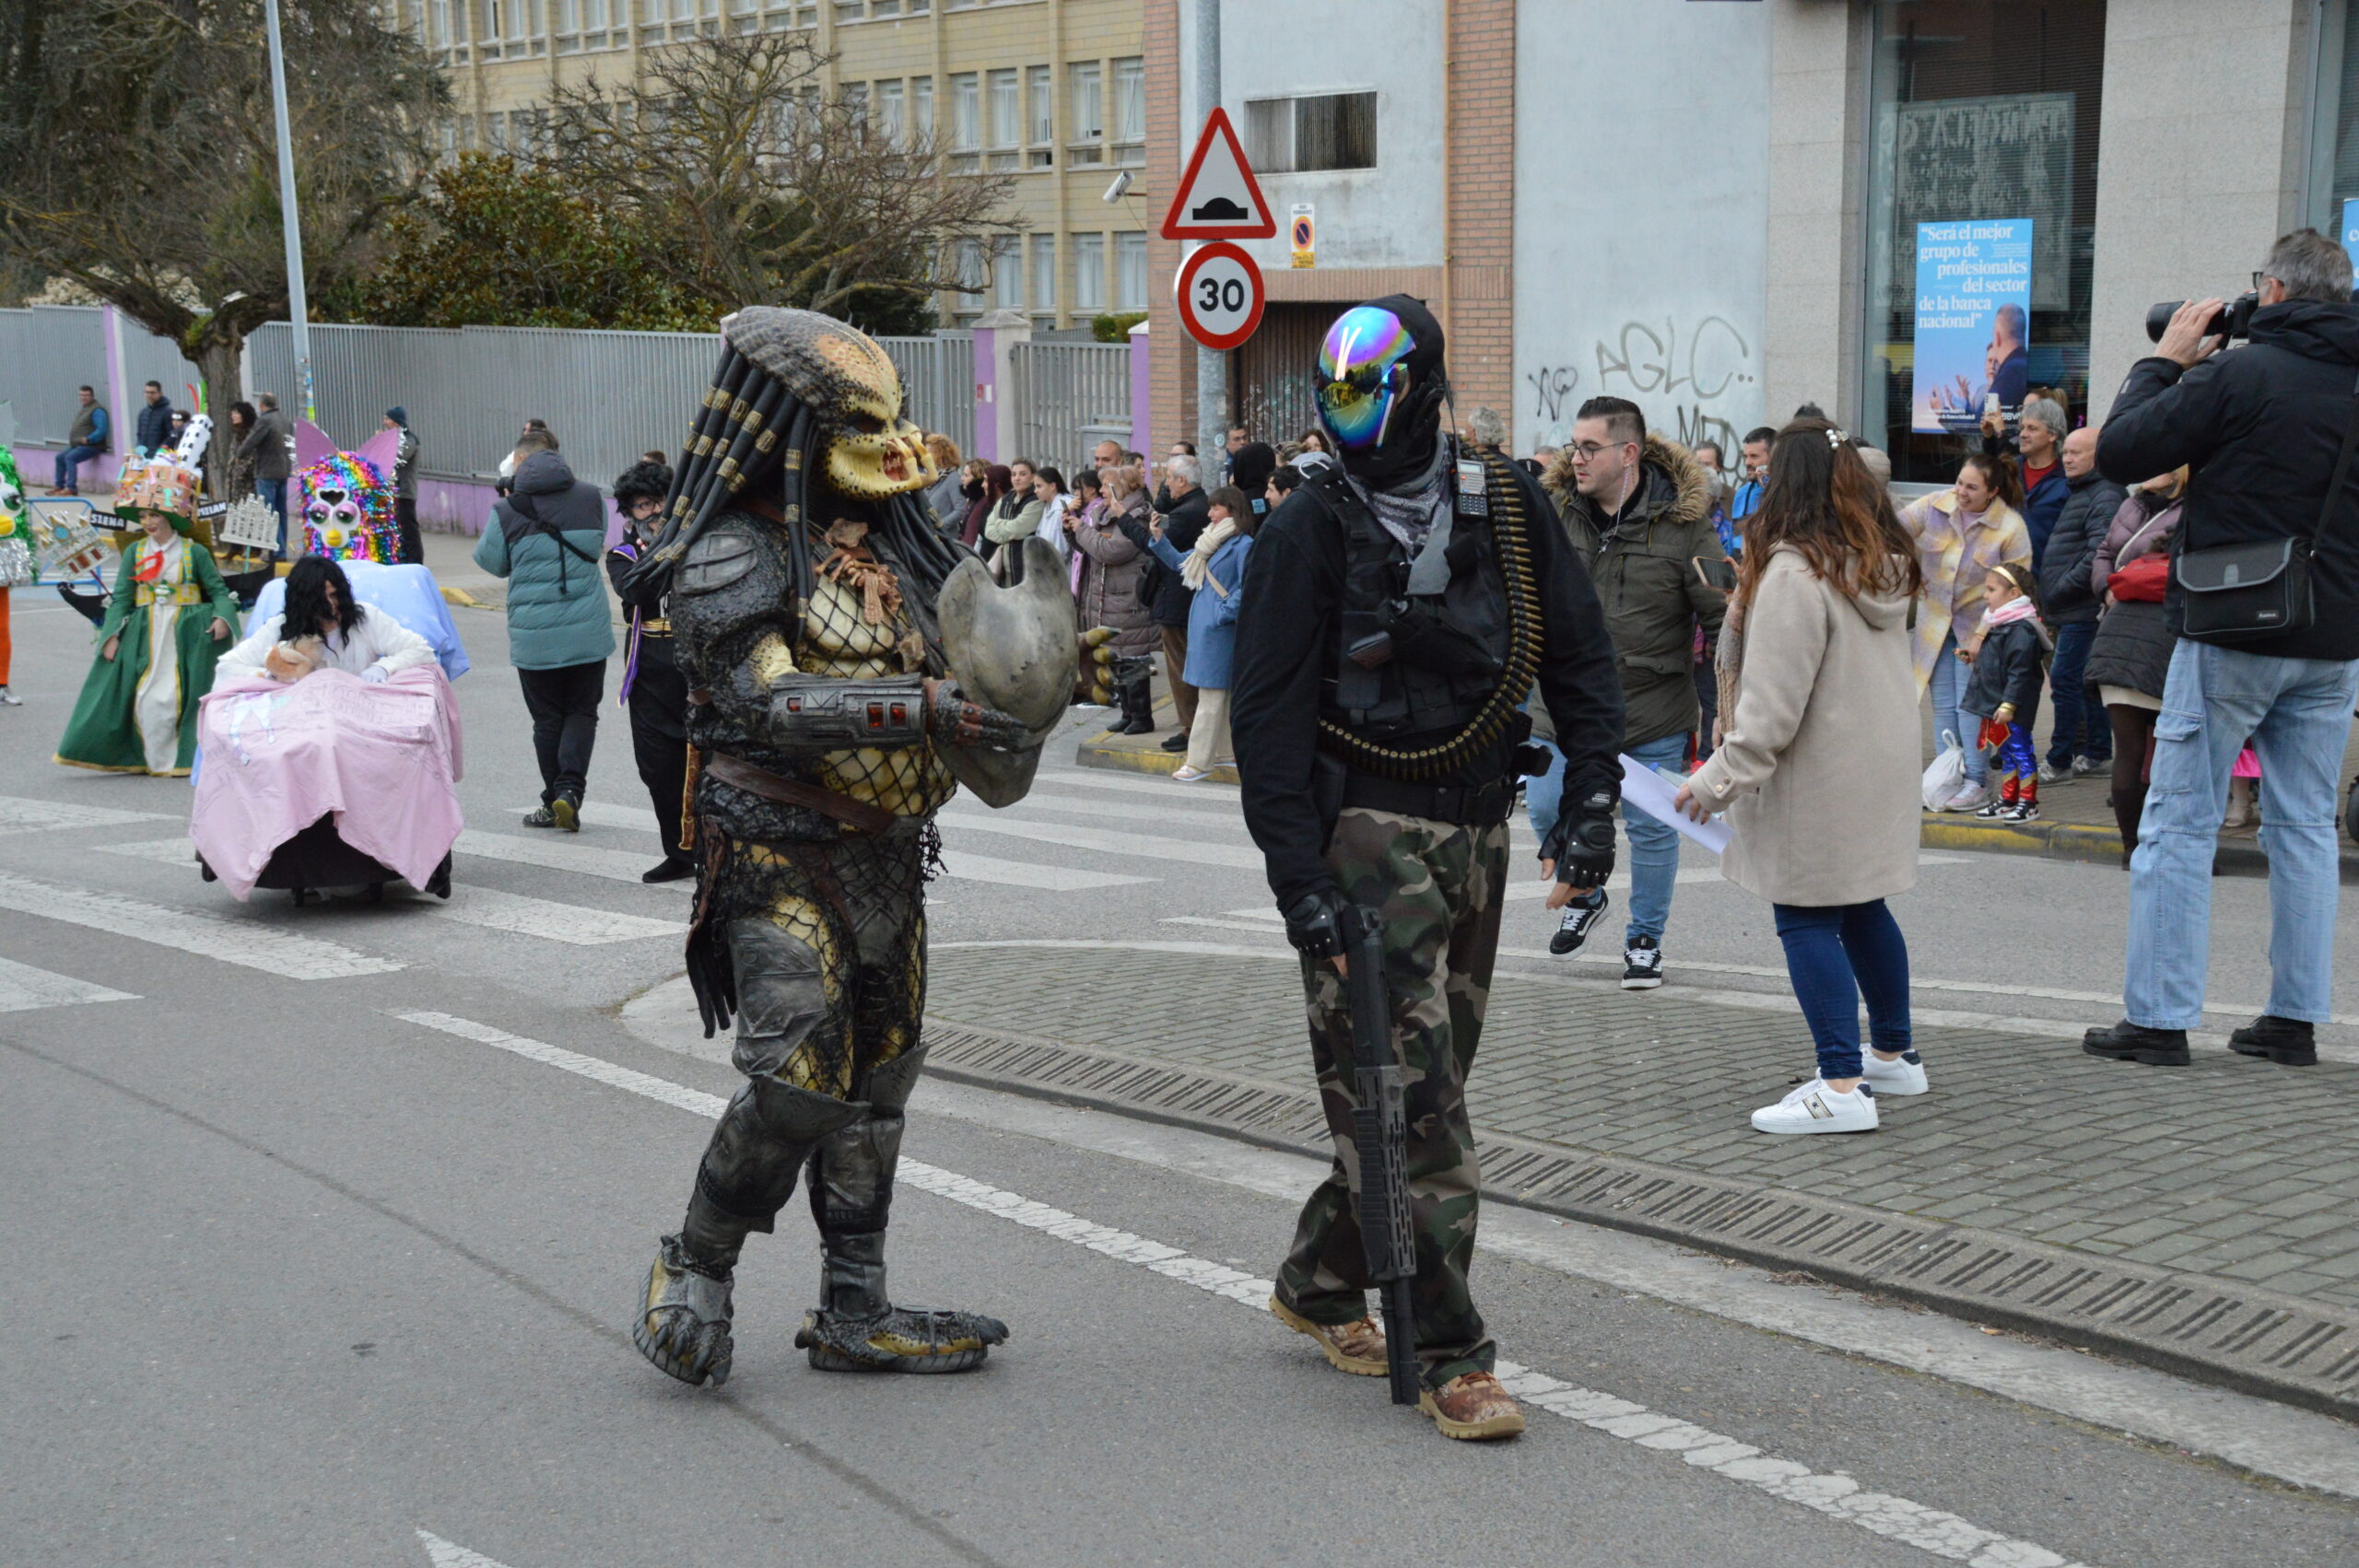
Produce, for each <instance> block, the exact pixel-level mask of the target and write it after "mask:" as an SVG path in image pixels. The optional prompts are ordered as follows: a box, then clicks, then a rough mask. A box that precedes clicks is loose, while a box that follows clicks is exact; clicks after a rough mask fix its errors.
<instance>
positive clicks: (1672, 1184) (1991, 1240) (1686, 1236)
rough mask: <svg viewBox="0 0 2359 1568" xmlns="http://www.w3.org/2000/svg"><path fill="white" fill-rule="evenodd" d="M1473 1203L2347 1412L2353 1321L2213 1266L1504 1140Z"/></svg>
mask: <svg viewBox="0 0 2359 1568" xmlns="http://www.w3.org/2000/svg"><path fill="white" fill-rule="evenodd" d="M925 1037H926V1040H927V1042H928V1044H929V1046H930V1047H931V1048H930V1052H929V1055H928V1058H927V1068H928V1071H931V1072H933V1073H937V1074H939V1075H940V1076H942V1077H944V1078H947V1079H949V1080H951V1081H953V1082H961V1083H971V1084H974V1085H977V1086H979V1087H982V1088H987V1089H999V1090H1005V1091H1012V1092H1014V1093H1016V1094H1029V1095H1032V1096H1035V1097H1037V1098H1041V1099H1048V1100H1057V1101H1064V1102H1068V1103H1071V1104H1074V1105H1080V1106H1089V1107H1091V1108H1094V1109H1098V1110H1105V1111H1111V1112H1115V1113H1117V1114H1120V1115H1123V1116H1131V1117H1141V1118H1143V1119H1145V1120H1149V1121H1158V1122H1163V1123H1166V1124H1168V1125H1171V1126H1175V1127H1184V1128H1191V1129H1196V1130H1199V1131H1205V1132H1213V1133H1218V1134H1220V1135H1222V1136H1225V1137H1229V1138H1236V1139H1239V1140H1242V1141H1247V1142H1250V1143H1258V1144H1262V1145H1263V1146H1266V1147H1269V1148H1273V1149H1280V1150H1284V1151H1285V1152H1286V1153H1302V1154H1309V1155H1312V1156H1314V1157H1316V1158H1319V1159H1325V1158H1327V1157H1328V1156H1329V1155H1330V1154H1331V1153H1332V1146H1331V1144H1330V1143H1329V1141H1328V1138H1327V1125H1326V1119H1325V1117H1324V1116H1323V1114H1322V1113H1321V1111H1320V1105H1319V1101H1318V1099H1317V1098H1316V1096H1314V1095H1311V1094H1305V1093H1302V1092H1301V1091H1299V1090H1297V1089H1293V1088H1288V1087H1285V1086H1283V1085H1279V1084H1273V1083H1265V1082H1259V1081H1255V1080H1250V1079H1245V1078H1238V1077H1232V1076H1229V1075H1226V1074H1222V1073H1217V1072H1212V1071H1203V1070H1200V1069H1180V1068H1173V1067H1169V1066H1167V1065H1164V1064H1161V1063H1156V1062H1148V1061H1141V1060H1137V1059H1132V1058H1127V1057H1121V1056H1116V1055H1113V1054H1111V1053H1109V1052H1105V1051H1101V1050H1097V1049H1094V1048H1090V1047H1081V1046H1075V1045H1071V1044H1067V1043H1065V1042H1062V1041H1056V1040H1048V1039H1040V1038H1034V1037H1030V1036H1018V1035H1010V1034H1005V1033H1002V1032H998V1031H992V1030H984V1029H978V1028H975V1027H973V1026H971V1025H969V1024H961V1023H957V1022H955V1021H948V1020H935V1019H933V1018H929V1019H928V1020H927V1021H926V1032H925ZM1476 1154H1477V1158H1478V1160H1479V1162H1480V1164H1481V1167H1482V1171H1483V1193H1484V1196H1485V1197H1486V1198H1488V1199H1492V1200H1493V1201H1496V1202H1506V1203H1513V1204H1516V1205H1518V1206H1520V1207H1521V1208H1526V1209H1532V1210H1535V1211H1539V1212H1542V1213H1547V1214H1554V1215H1557V1216H1560V1217H1562V1218H1565V1219H1568V1220H1579V1221H1581V1222H1583V1223H1588V1224H1593V1225H1603V1226H1607V1227H1610V1228H1612V1229H1614V1230H1620V1231H1631V1232H1635V1233H1637V1235H1648V1236H1653V1237H1656V1238H1657V1239H1659V1240H1663V1241H1671V1242H1677V1243H1679V1244H1681V1245H1683V1246H1692V1247H1696V1248H1698V1249H1700V1250H1703V1251H1708V1252H1713V1253H1718V1254H1720V1255H1722V1256H1724V1257H1729V1258H1739V1259H1742V1260H1743V1261H1744V1262H1747V1263H1753V1264H1757V1265H1759V1266H1761V1267H1764V1268H1768V1269H1774V1270H1780V1271H1784V1270H1801V1271H1803V1272H1806V1273H1808V1274H1811V1275H1813V1276H1814V1277H1815V1278H1817V1279H1820V1280H1823V1281H1827V1282H1828V1283H1831V1284H1838V1285H1845V1286H1848V1287H1850V1288H1851V1289H1854V1290H1859V1291H1864V1292H1869V1293H1873V1294H1876V1295H1880V1296H1887V1297H1893V1298H1896V1299H1899V1300H1902V1301H1907V1302H1913V1303H1916V1304H1918V1305H1923V1306H1928V1307H1931V1308H1934V1309H1935V1310H1938V1311H1941V1312H1943V1313H1946V1314H1948V1315H1950V1316H1956V1317H1962V1318H1965V1319H1966V1320H1968V1321H1970V1322H1976V1323H1983V1324H1989V1325H1991V1326H1993V1327H1998V1328H2013V1329H2016V1330H2018V1331H2020V1332H2025V1333H2029V1334H2036V1335H2038V1336H2041V1337H2043V1338H2047V1339H2051V1340H2058V1341H2060V1342H2062V1343H2065V1344H2070V1345H2077V1346H2082V1347H2085V1348H2087V1349H2089V1350H2093V1351H2101V1352H2107V1353H2108V1354H2112V1355H2118V1356H2120V1357H2123V1358H2125V1359H2128V1360H2130V1361H2134V1362H2139V1363H2143V1364H2145V1365H2149V1366H2154V1367H2157V1368H2160V1369H2161V1370H2163V1371H2165V1372H2170V1373H2175V1374H2177V1375H2180V1376H2184V1377H2189V1378H2192V1379H2195V1380H2197V1381H2199V1382H2203V1383H2211V1384H2217V1385H2221V1386H2224V1387H2230V1388H2234V1389H2236V1390H2239V1391H2240V1392H2243V1393H2248V1394H2257V1395H2259V1396H2261V1397H2263V1398H2271V1399H2278V1400H2282V1401H2283V1402H2285V1403H2287V1404H2293V1405H2299V1406H2302V1407H2304V1408H2306V1409H2308V1410H2318V1411H2320V1412H2323V1413H2324V1414H2327V1415H2330V1416H2336V1417H2339V1418H2341V1419H2342V1420H2346V1421H2359V1313H2351V1312H2344V1311H2340V1310H2338V1309H2336V1308H2332V1307H2327V1306H2320V1305H2317V1304H2315V1303H2310V1302H2305V1301H2299V1300H2296V1299H2294V1298H2292V1297H2289V1296H2282V1295H2277V1294H2273V1293H2270V1292H2267V1291H2262V1290H2257V1289H2253V1288H2250V1287H2248V1286H2243V1285H2239V1284H2236V1283H2234V1282H2232V1281H2224V1280H2221V1279H2218V1278H2216V1277H2213V1276H2211V1275H2202V1274H2192V1273H2188V1272H2185V1271H2183V1270H2172V1269H2163V1268H2155V1267H2152V1266H2148V1265H2142V1264H2134V1263H2127V1262H2122V1261H2119V1260H2118V1259H2114V1258H2101V1257H2097V1256H2095V1255H2093V1254H2089V1253H2083V1252H2075V1251H2072V1250H2071V1249H2069V1248H2065V1247H2056V1246H2047V1245H2045V1244H2042V1243H2039V1242H2034V1241H2027V1240H2023V1239H2020V1238H2017V1237H2014V1236H2009V1235H2001V1234H1999V1233H1996V1232H1993V1231H1987V1230H1981V1229H1978V1228H1976V1227H1974V1226H1971V1225H1958V1224H1952V1223H1947V1222H1944V1221H1939V1220H1919V1219H1913V1218H1911V1217H1909V1216H1907V1215H1901V1214H1895V1213H1892V1212H1890V1211H1882V1210H1873V1209H1868V1208H1864V1207H1861V1206H1859V1205H1856V1204H1849V1203H1843V1202H1839V1201H1836V1200H1832V1199H1824V1198H1814V1197H1812V1196H1810V1195H1808V1194H1806V1193H1801V1192H1795V1191H1792V1190H1790V1189H1788V1188H1778V1187H1772V1186H1768V1185H1766V1184H1760V1183H1751V1182H1743V1181H1731V1180H1728V1179H1725V1178H1721V1177H1716V1176H1696V1175H1695V1174H1693V1173H1691V1172H1687V1171H1681V1170H1676V1169H1672V1168H1671V1167H1668V1166H1663V1165H1657V1164H1649V1163H1648V1162H1646V1161H1642V1160H1632V1159H1627V1158H1624V1157H1621V1156H1617V1155H1608V1154H1600V1153H1594V1152H1591V1151H1589V1150H1583V1149H1576V1148H1567V1147H1563V1146H1557V1145H1550V1144H1544V1143H1538V1142H1532V1141H1526V1140H1523V1139H1518V1138H1512V1137H1505V1136H1486V1137H1482V1138H1480V1139H1479V1141H1478V1144H1477V1149H1476Z"/></svg>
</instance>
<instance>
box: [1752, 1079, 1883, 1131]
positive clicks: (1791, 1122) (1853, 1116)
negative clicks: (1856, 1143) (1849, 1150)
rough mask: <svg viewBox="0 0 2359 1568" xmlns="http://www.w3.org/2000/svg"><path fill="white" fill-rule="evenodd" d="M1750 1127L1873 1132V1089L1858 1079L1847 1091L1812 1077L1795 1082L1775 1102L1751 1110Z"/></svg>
mask: <svg viewBox="0 0 2359 1568" xmlns="http://www.w3.org/2000/svg"><path fill="white" fill-rule="evenodd" d="M1753 1127H1754V1130H1755V1131H1756V1132H1873V1131H1874V1130H1875V1129H1876V1095H1875V1091H1874V1090H1872V1089H1871V1088H1869V1087H1868V1086H1867V1084H1865V1083H1864V1082H1862V1083H1858V1084H1855V1085H1853V1086H1852V1088H1851V1090H1850V1092H1849V1093H1848V1094H1837V1093H1836V1092H1835V1091H1834V1090H1832V1089H1830V1088H1828V1087H1827V1086H1826V1080H1825V1079H1823V1078H1813V1079H1812V1080H1811V1081H1810V1082H1807V1083H1802V1084H1797V1085H1796V1086H1795V1087H1794V1088H1793V1089H1792V1090H1790V1092H1789V1093H1788V1094H1787V1095H1786V1097H1785V1098H1784V1099H1782V1100H1780V1101H1778V1103H1777V1104H1776V1105H1774V1106H1762V1107H1761V1108H1760V1109H1759V1110H1757V1111H1755V1112H1754V1113H1753Z"/></svg>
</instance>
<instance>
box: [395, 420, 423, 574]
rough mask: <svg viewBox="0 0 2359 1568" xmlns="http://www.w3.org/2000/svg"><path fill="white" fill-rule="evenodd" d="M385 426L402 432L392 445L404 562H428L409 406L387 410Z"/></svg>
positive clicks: (401, 558)
mask: <svg viewBox="0 0 2359 1568" xmlns="http://www.w3.org/2000/svg"><path fill="white" fill-rule="evenodd" d="M385 428H386V429H388V430H399V431H400V432H401V433H402V439H401V444H400V445H399V446H397V447H395V448H394V449H393V524H394V527H395V528H396V529H397V530H398V531H399V534H400V544H399V546H398V548H399V551H400V554H399V556H397V557H396V558H397V559H398V560H399V561H400V562H401V564H402V565H404V566H411V567H415V566H423V565H425V564H426V544H425V541H423V540H421V539H420V538H418V536H417V432H416V431H414V430H412V429H411V428H410V427H409V410H408V409H406V408H404V407H402V406H401V405H400V404H394V405H393V407H391V408H388V409H387V410H385Z"/></svg>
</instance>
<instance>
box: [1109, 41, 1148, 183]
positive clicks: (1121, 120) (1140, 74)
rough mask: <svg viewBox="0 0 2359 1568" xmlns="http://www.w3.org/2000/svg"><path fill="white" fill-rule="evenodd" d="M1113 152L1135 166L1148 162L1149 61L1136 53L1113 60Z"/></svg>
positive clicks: (1116, 158) (1115, 159)
mask: <svg viewBox="0 0 2359 1568" xmlns="http://www.w3.org/2000/svg"><path fill="white" fill-rule="evenodd" d="M1112 155H1113V159H1112V160H1113V161H1114V162H1116V163H1122V164H1129V165H1131V166H1133V167H1134V168H1135V167H1137V166H1140V165H1143V164H1144V163H1145V162H1146V61H1145V60H1144V59H1143V58H1141V57H1140V56H1138V55H1135V54H1134V55H1133V56H1131V57H1130V58H1129V59H1127V60H1117V61H1115V62H1114V145H1113V147H1112Z"/></svg>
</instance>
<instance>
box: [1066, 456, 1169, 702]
mask: <svg viewBox="0 0 2359 1568" xmlns="http://www.w3.org/2000/svg"><path fill="white" fill-rule="evenodd" d="M1102 477H1103V479H1104V480H1105V484H1106V502H1105V505H1104V506H1102V507H1086V508H1084V509H1083V510H1082V513H1081V515H1080V516H1079V517H1077V518H1075V519H1074V521H1073V544H1074V558H1075V559H1076V560H1077V561H1079V562H1080V563H1081V585H1080V588H1079V590H1078V591H1077V594H1076V602H1077V603H1078V606H1079V610H1080V621H1081V629H1082V630H1083V631H1084V632H1088V631H1091V630H1094V629H1096V628H1097V627H1098V626H1104V627H1106V628H1107V629H1108V630H1109V631H1111V632H1112V633H1113V634H1114V636H1113V640H1112V648H1113V650H1114V655H1115V658H1116V659H1117V660H1118V661H1121V662H1120V663H1118V665H1117V667H1116V670H1117V678H1116V680H1115V683H1114V685H1115V690H1116V691H1117V693H1119V694H1120V695H1119V697H1118V700H1119V701H1120V702H1121V709H1122V715H1121V719H1120V720H1118V721H1117V722H1116V723H1115V724H1114V725H1113V726H1111V728H1112V730H1113V732H1114V733H1116V734H1118V735H1144V734H1146V733H1147V732H1148V731H1152V730H1153V729H1154V728H1155V700H1154V698H1153V696H1151V695H1150V694H1149V693H1148V690H1147V682H1148V679H1149V666H1148V662H1147V661H1148V659H1149V657H1150V656H1151V655H1152V654H1153V653H1154V652H1155V650H1156V649H1157V648H1158V647H1160V646H1161V645H1162V641H1163V634H1162V633H1161V632H1160V631H1159V630H1158V629H1157V628H1156V624H1155V608H1154V606H1153V605H1151V604H1149V603H1146V602H1145V601H1144V600H1143V599H1141V598H1140V597H1139V579H1140V578H1141V577H1142V576H1143V575H1144V573H1145V570H1146V560H1147V555H1146V552H1145V551H1144V549H1142V548H1140V546H1139V544H1137V542H1136V541H1134V540H1133V539H1132V538H1131V537H1130V531H1129V530H1127V529H1125V528H1123V527H1122V526H1121V520H1122V519H1124V518H1130V519H1133V520H1135V523H1136V526H1137V527H1138V528H1140V529H1141V530H1144V528H1145V526H1146V516H1147V510H1146V492H1145V491H1144V489H1143V488H1141V484H1142V481H1141V479H1140V476H1139V471H1138V470H1137V469H1135V468H1133V467H1130V466H1128V465H1127V464H1124V465H1120V466H1116V467H1112V468H1108V469H1106V470H1104V471H1103V473H1102ZM1125 675H1127V677H1128V678H1127V679H1124V678H1122V677H1123V676H1125Z"/></svg>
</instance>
